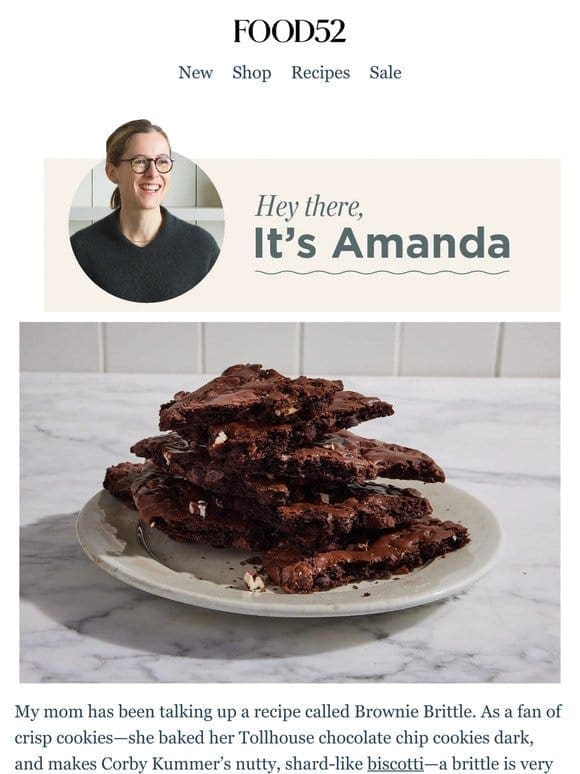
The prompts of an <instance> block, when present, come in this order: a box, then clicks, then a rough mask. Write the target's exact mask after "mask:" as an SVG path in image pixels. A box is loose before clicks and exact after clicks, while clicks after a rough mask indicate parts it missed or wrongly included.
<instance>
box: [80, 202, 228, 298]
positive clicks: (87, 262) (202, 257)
mask: <svg viewBox="0 0 580 774" xmlns="http://www.w3.org/2000/svg"><path fill="white" fill-rule="evenodd" d="M161 211H162V213H163V216H164V221H163V226H162V227H161V230H160V232H159V233H158V234H157V236H156V237H155V239H154V240H153V241H152V242H150V243H149V244H148V245H146V246H145V247H137V246H136V245H134V244H133V243H132V242H130V241H129V240H128V239H127V237H126V236H125V235H124V234H123V232H122V231H121V228H120V226H119V213H118V211H115V212H113V213H112V214H111V215H108V216H107V217H106V218H103V220H99V221H97V222H96V223H93V225H92V226H89V227H88V228H84V229H82V231H77V233H76V234H74V235H73V236H72V237H71V245H72V249H73V252H74V254H75V256H76V259H77V261H78V262H79V264H80V266H81V268H82V270H83V271H84V272H85V274H86V275H87V276H88V277H89V278H90V279H91V280H92V281H93V282H94V283H95V285H98V286H99V287H100V288H102V289H103V290H106V291H107V293H111V295H113V296H117V297H118V298H125V299H127V300H128V301H145V302H152V301H166V300H167V299H168V298H175V297H176V296H180V295H181V294H182V293H185V292H186V291H188V290H190V289H191V288H193V287H195V286H196V285H197V283H198V282H201V280H202V279H203V278H204V277H205V275H206V274H207V273H208V272H209V270H210V269H211V268H212V266H213V265H214V263H215V262H216V259H217V257H218V255H219V248H218V246H217V244H216V241H215V239H214V238H213V237H212V235H211V234H210V233H208V232H207V231H205V230H204V229H203V228H200V227H199V226H193V225H191V224H190V223H186V222H185V221H183V220H179V218H176V217H174V216H173V215H171V214H170V213H169V212H168V211H167V210H166V209H165V208H163V207H162V208H161Z"/></svg>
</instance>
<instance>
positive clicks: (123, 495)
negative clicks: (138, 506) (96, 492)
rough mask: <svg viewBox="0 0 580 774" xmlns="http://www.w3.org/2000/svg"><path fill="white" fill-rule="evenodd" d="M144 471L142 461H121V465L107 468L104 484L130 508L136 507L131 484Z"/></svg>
mask: <svg viewBox="0 0 580 774" xmlns="http://www.w3.org/2000/svg"><path fill="white" fill-rule="evenodd" d="M142 471H143V463H142V462H138V463H133V462H121V463H119V465H113V466H112V467H110V468H107V472H106V473H105V480H104V481H103V486H104V487H105V489H106V490H107V491H109V492H110V493H111V494H112V495H113V497H117V498H118V499H119V500H121V501H122V502H123V503H125V505H127V506H129V508H135V503H134V501H133V493H132V492H131V486H132V484H133V482H134V481H135V479H136V478H137V476H138V475H140V473H141V472H142Z"/></svg>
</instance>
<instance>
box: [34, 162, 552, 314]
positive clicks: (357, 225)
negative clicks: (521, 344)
mask: <svg viewBox="0 0 580 774" xmlns="http://www.w3.org/2000/svg"><path fill="white" fill-rule="evenodd" d="M196 162H197V163H199V164H200V166H201V167H202V168H203V169H204V170H205V172H206V173H207V174H208V175H209V177H210V178H211V180H212V181H213V183H214V184H215V186H216V188H217V190H218V192H219V194H220V196H221V200H222V203H223V208H224V219H225V238H224V243H223V246H222V251H221V253H220V257H219V259H218V261H217V263H216V265H215V266H214V268H213V269H212V271H211V272H210V274H209V275H208V276H207V277H206V278H205V279H204V280H203V281H202V282H201V283H200V284H199V285H197V287H195V288H194V289H192V290H191V291H189V292H188V293H185V294H184V295H182V296H180V297H179V298H175V299H173V300H171V301H165V302H162V303H155V304H140V303H132V302H128V301H124V300H121V299H118V298H115V297H114V296H111V295H109V294H107V293H105V292H104V291H102V290H101V289H100V288H98V287H97V286H95V285H94V284H93V283H92V282H91V281H90V280H89V279H88V278H87V277H86V276H85V274H84V273H83V271H82V270H81V269H80V267H79V266H78V264H77V262H76V259H75V257H74V255H73V253H72V250H71V248H70V243H69V239H68V220H69V210H70V206H71V202H72V199H73V197H74V194H75V191H76V189H77V187H78V185H79V183H80V181H81V180H82V179H83V178H84V177H85V175H86V174H87V172H88V171H89V170H90V168H91V167H92V166H93V165H94V164H95V163H96V162H93V161H72V160H54V161H49V162H47V164H46V274H45V309H46V311H51V312H83V311H86V312H99V311H136V310H138V311H147V312H155V311H161V312H162V311H176V312H179V311H192V312H193V311H204V312H238V311H239V312H392V311H401V312H402V311H405V312H431V311H448V312H463V311H475V312H511V311H513V312H524V311H525V312H557V311H559V307H560V201H559V199H560V182H559V163H558V162H557V161H553V160H384V159H377V160H371V159H365V160H324V161H321V160H284V161H280V160H264V159H261V160H219V161H216V160H196ZM437 235H446V236H445V237H438V236H437ZM500 237H501V238H500Z"/></svg>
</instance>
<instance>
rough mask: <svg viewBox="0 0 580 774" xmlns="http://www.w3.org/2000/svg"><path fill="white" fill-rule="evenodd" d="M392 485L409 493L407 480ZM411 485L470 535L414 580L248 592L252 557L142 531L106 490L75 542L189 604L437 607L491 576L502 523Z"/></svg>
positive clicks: (272, 608)
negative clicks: (435, 604)
mask: <svg viewBox="0 0 580 774" xmlns="http://www.w3.org/2000/svg"><path fill="white" fill-rule="evenodd" d="M389 483H394V484H395V485H396V484H399V485H401V486H409V482H408V481H407V482H397V481H394V482H393V481H389ZM412 486H413V487H414V488H416V489H419V490H420V491H423V492H424V493H425V494H426V495H427V496H428V497H429V499H430V501H431V504H432V505H433V512H434V515H435V516H437V517H439V518H442V519H444V520H445V519H451V520H452V521H457V522H460V523H461V524H464V525H465V526H466V527H468V528H469V532H470V536H471V542H470V543H469V545H467V546H465V547H464V548H461V549H459V550H458V551H454V552H453V553H450V554H447V555H446V556H444V557H441V558H439V559H435V560H434V561H432V562H430V563H429V564H428V565H426V566H425V567H422V568H421V569H419V570H415V571H413V572H412V573H409V574H408V575H400V576H398V577H394V578H390V579H389V580H381V581H361V582H359V583H356V584H354V585H353V584H350V585H348V586H341V587H340V588H337V589H332V590H330V591H319V592H315V593H313V594H286V593H284V592H283V591H282V590H281V589H279V588H277V587H276V586H272V585H269V586H267V588H266V590H265V591H248V590H247V588H246V585H245V584H244V582H243V576H244V573H245V572H246V571H247V570H250V571H252V570H253V565H252V564H242V562H244V560H246V559H248V558H249V555H248V553H247V552H246V553H244V552H241V551H233V550H230V549H217V548H210V547H209V546H206V545H191V544H184V543H176V542H174V541H173V540H170V539H169V538H167V537H165V536H164V535H163V534H162V533H160V532H159V531H158V530H155V529H148V528H145V529H144V531H143V532H141V530H140V528H139V527H138V519H137V514H136V512H135V511H132V510H130V509H129V508H126V507H125V506H124V505H122V504H121V503H120V502H119V501H118V500H116V499H115V498H114V497H111V495H110V494H109V493H108V492H105V491H102V492H99V493H98V494H96V495H95V496H94V497H93V498H92V499H91V500H89V502H88V503H87V504H86V505H85V507H84V508H83V509H82V511H81V512H80V514H79V517H78V521H77V535H78V539H79V542H80V544H81V546H82V547H83V549H84V551H85V552H86V554H87V555H88V556H89V557H90V558H91V559H92V561H93V562H95V564H97V565H98V566H99V567H101V568H102V569H103V570H105V572H108V573H110V574H111V575H113V576H114V577H115V578H118V579H119V580H121V581H123V582H125V583H128V584H129V585H131V586H136V587H137V588H138V589H142V590H143V591H147V592H149V593H150V594H157V595H158V596H161V597H167V598H168V599H174V600H176V601H178V602H185V603H186V604H189V605H199V606H200V607H206V608H211V609H213V610H224V611H228V612H232V613H243V614H246V615H268V616H281V617H282V616H283V617H295V618H300V617H325V616H327V617H330V616H346V615H368V614H370V613H384V612H388V611H391V610H402V609H404V608H408V607H415V606H417V605H424V604H427V603H429V602H436V601H438V600H441V599H444V598H445V597H448V596H450V595H452V594H456V593H457V592H459V591H461V590H462V589H465V588H466V587H467V586H469V585H471V584H472V583H473V582H474V581H476V580H477V579H478V578H480V577H481V576H482V575H484V573H486V572H487V570H489V568H490V567H491V565H492V564H493V561H494V559H495V557H496V555H497V553H498V550H499V547H500V542H501V530H500V526H499V523H498V521H497V519H496V517H495V516H494V514H493V513H492V512H491V511H490V510H489V508H487V506H485V505H484V504H483V503H482V502H480V501H479V500H477V499H476V498H475V497H472V496H471V495H469V494H468V493H467V492H464V491H463V490H461V489H458V488H457V487H454V486H451V485H450V484H427V485H422V484H419V483H417V482H413V483H412Z"/></svg>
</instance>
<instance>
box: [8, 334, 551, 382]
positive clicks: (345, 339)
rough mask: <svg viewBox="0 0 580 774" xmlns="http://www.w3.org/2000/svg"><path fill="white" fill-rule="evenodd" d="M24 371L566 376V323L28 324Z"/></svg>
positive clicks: (24, 337)
mask: <svg viewBox="0 0 580 774" xmlns="http://www.w3.org/2000/svg"><path fill="white" fill-rule="evenodd" d="M20 339H21V368H22V370H23V371H84V372H90V371H97V372H98V371H108V372H125V373H126V372H145V373H217V372H219V371H221V370H223V368H225V367H226V366H227V365H230V364H231V363H234V362H238V363H239V362H260V363H263V364H264V365H266V366H267V367H270V368H277V369H278V370H280V371H283V372H285V373H288V374H293V373H294V374H295V373H299V372H305V373H309V374H312V375H315V374H321V375H322V374H336V375H339V376H340V375H348V374H353V375H355V374H367V375H370V374H380V375H386V376H390V375H404V376H543V377H557V376H559V373H560V358H559V351H560V326H559V324H558V323H267V322H266V323H242V322H238V323H22V325H21V335H20Z"/></svg>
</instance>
